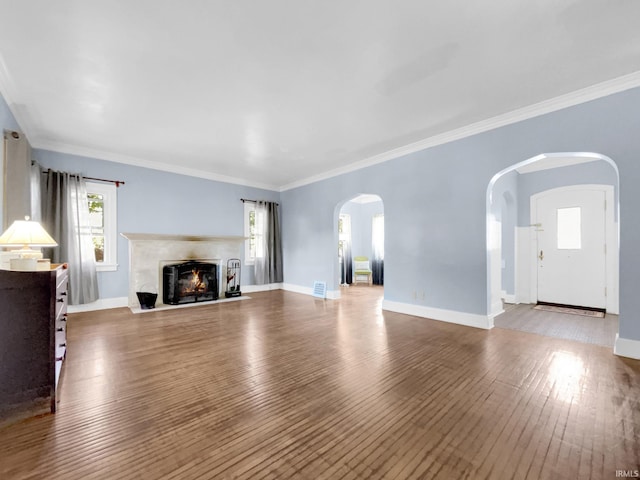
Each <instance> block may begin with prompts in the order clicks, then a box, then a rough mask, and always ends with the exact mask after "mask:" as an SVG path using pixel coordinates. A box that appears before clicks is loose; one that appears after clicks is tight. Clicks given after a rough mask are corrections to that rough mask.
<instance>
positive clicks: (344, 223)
mask: <svg viewBox="0 0 640 480" xmlns="http://www.w3.org/2000/svg"><path fill="white" fill-rule="evenodd" d="M350 241H351V217H350V216H349V215H348V214H346V213H342V214H340V216H339V217H338V256H339V257H340V258H342V257H344V256H345V255H346V254H347V252H348V251H349V250H348V249H349V242H350Z"/></svg>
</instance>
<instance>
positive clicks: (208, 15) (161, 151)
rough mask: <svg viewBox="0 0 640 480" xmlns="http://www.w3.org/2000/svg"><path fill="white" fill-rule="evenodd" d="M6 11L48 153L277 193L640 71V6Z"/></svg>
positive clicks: (612, 2)
mask: <svg viewBox="0 0 640 480" xmlns="http://www.w3.org/2000/svg"><path fill="white" fill-rule="evenodd" d="M0 7H1V10H0V11H1V12H2V13H1V15H0V90H1V91H2V93H3V95H4V96H5V99H6V100H7V102H8V103H9V104H10V106H11V109H12V111H13V113H14V115H15V116H16V118H17V120H18V122H19V123H20V125H21V127H22V128H23V129H24V130H25V133H26V134H27V136H28V137H29V139H30V141H31V143H32V144H33V145H34V146H35V147H40V148H48V149H52V150H58V151H64V152H71V153H78V154H85V155H87V156H94V157H98V158H104V159H109V160H114V161H119V162H124V163H131V164H136V165H143V166H151V167H153V168H159V169H164V170H169V171H177V172H183V173H186V174H190V175H199V176H203V177H205V178H216V179H222V180H227V181H233V182H237V183H244V184H248V185H255V186H263V187H267V188H274V189H278V188H280V189H282V188H289V187H291V186H294V185H297V184H301V183H304V182H305V181H308V180H310V179H313V178H319V177H321V176H323V175H330V174H331V172H337V171H341V169H342V170H344V169H345V168H347V169H348V168H354V167H353V164H356V166H359V165H363V164H366V163H367V162H368V161H375V160H376V159H377V160H378V161H379V160H380V159H385V158H386V157H385V155H386V154H387V152H390V151H392V150H396V151H398V150H397V149H400V151H402V148H404V147H405V146H407V145H410V144H413V143H415V142H420V141H424V140H425V139H430V138H433V137H434V136H442V135H443V134H446V133H447V132H451V131H455V130H457V129H461V128H463V127H465V126H468V125H471V124H476V123H477V122H482V121H484V120H487V119H491V118H493V117H496V116H499V115H503V114H505V113H507V112H513V111H515V110H518V109H522V108H523V107H526V106H529V105H533V104H536V103H538V102H542V101H545V100H548V99H551V98H555V97H558V96H562V95H566V94H568V93H570V92H574V91H576V90H580V89H583V88H586V87H589V86H592V85H595V84H599V83H601V82H605V81H607V80H611V79H615V78H618V77H621V76H625V75H629V74H635V73H634V72H638V71H640V24H639V22H638V19H640V1H637V0H565V1H557V0H554V1H551V0H541V1H537V2H531V1H529V0H493V1H491V2H470V1H467V0H465V1H461V0H455V1H452V0H449V1H440V2H425V1H424V0H405V1H399V0H393V1H392V0H368V1H333V0H329V1H324V2H320V1H310V0H297V1H287V0H270V1H268V2H266V1H265V2H261V1H252V2H249V1H242V0H239V1H235V2H231V1H212V0H182V1H180V2H178V1H170V0H136V1H130V0H129V1H124V0H110V1H105V2H89V1H83V0H75V1H71V0H57V1H53V2H52V1H50V0H29V1H10V0H0ZM634 78H636V77H634ZM436 138H438V137H436Z"/></svg>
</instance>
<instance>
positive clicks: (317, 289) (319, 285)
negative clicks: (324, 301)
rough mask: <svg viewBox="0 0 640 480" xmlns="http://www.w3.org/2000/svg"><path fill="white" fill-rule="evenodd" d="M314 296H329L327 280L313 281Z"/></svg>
mask: <svg viewBox="0 0 640 480" xmlns="http://www.w3.org/2000/svg"><path fill="white" fill-rule="evenodd" d="M313 296H314V297H318V298H325V297H326V296H327V282H319V281H317V280H316V281H315V282H313Z"/></svg>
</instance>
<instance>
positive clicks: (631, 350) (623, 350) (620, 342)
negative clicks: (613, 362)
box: [613, 333, 640, 360]
mask: <svg viewBox="0 0 640 480" xmlns="http://www.w3.org/2000/svg"><path fill="white" fill-rule="evenodd" d="M613 353H615V354H616V355H618V356H620V357H627V358H634V359H636V360H640V340H631V339H630V338H621V337H620V336H619V335H618V334H617V333H616V343H615V344H614V346H613Z"/></svg>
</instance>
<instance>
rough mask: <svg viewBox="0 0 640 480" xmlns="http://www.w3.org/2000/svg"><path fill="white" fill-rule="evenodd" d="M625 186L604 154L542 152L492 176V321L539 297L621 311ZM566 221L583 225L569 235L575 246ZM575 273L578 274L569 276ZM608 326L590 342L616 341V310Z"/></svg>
mask: <svg viewBox="0 0 640 480" xmlns="http://www.w3.org/2000/svg"><path fill="white" fill-rule="evenodd" d="M618 192H619V175H618V169H617V166H616V165H615V163H614V162H613V161H612V160H611V159H610V158H608V157H606V156H604V155H600V154H597V153H584V152H570V153H550V154H542V155H538V156H536V157H533V158H530V159H528V160H525V161H523V162H520V163H517V164H515V165H513V166H511V167H509V168H506V169H504V170H502V171H500V172H498V173H497V174H496V175H495V176H494V177H493V178H492V179H491V181H490V182H489V186H488V188H487V197H486V200H487V204H486V205H487V208H486V212H487V215H486V218H487V266H488V267H487V285H488V289H487V309H488V312H489V317H490V318H491V319H492V324H493V322H494V319H495V317H496V316H498V315H500V314H501V313H503V312H504V310H505V308H504V306H505V305H506V306H507V310H509V308H512V307H511V306H513V305H535V304H537V303H553V304H557V305H572V306H584V307H585V308H586V313H587V314H588V313H589V310H590V309H593V310H603V311H606V313H607V317H609V318H612V317H611V314H613V315H615V314H617V313H618V259H619V242H618V238H619V235H618V232H619V223H618V218H619V213H618V212H619V201H618V198H619V193H618ZM584 198H591V199H595V200H583V199H584ZM583 201H584V202H588V201H591V202H592V207H591V210H588V209H586V207H583V206H582V203H580V202H583ZM563 202H564V203H563ZM593 205H595V207H594V206H593ZM594 211H595V214H594V213H593V212H594ZM545 212H546V213H545ZM581 212H582V213H581ZM581 214H582V217H580V215H581ZM545 215H546V216H545ZM572 215H573V216H572ZM598 215H600V216H598ZM574 216H575V218H574ZM565 218H568V219H569V220H566V219H565ZM571 218H573V220H571ZM541 219H542V220H541ZM567 222H568V223H567ZM566 225H569V226H570V227H571V225H573V227H571V228H573V230H571V231H573V232H574V233H575V232H577V234H576V235H578V236H577V237H575V238H574V239H573V240H572V237H570V238H569V241H570V242H571V241H573V242H577V243H576V244H575V245H573V244H567V245H565V243H566V242H567V240H566V239H565V237H564V236H563V235H566V234H565V233H563V232H565V230H566V229H567V228H569V227H566ZM594 225H595V226H594ZM594 228H595V229H596V230H597V231H596V230H593V229H594ZM567 231H569V230H567ZM580 238H582V239H583V242H582V243H580ZM563 239H564V240H563ZM576 239H577V240H576ZM596 239H598V240H596ZM599 239H602V240H599ZM585 259H588V260H585ZM572 262H573V263H572ZM571 275H573V277H572V278H573V280H571V281H567V278H571V277H570V276H571ZM596 297H599V298H596ZM518 308H521V307H518ZM536 308H541V307H539V306H537V307H536ZM519 311H522V310H519ZM558 311H560V310H558ZM574 311H575V310H572V311H571V313H574ZM500 318H501V319H502V318H506V317H504V316H502V315H501V317H500ZM614 321H615V327H614V323H613V322H614ZM585 325H587V322H585ZM608 325H609V326H608V327H607V328H606V329H604V330H603V331H602V332H601V334H600V335H601V337H598V338H596V339H595V340H594V341H590V340H587V341H588V342H589V343H598V344H601V345H602V344H604V343H602V342H603V341H605V340H603V339H606V345H607V346H611V347H613V342H614V341H615V334H616V333H617V316H615V319H612V322H611V323H610V324H608ZM501 326H502V325H501ZM540 328H542V327H540ZM613 328H615V332H612V331H611V329H613ZM556 330H558V331H561V328H560V327H558V328H556ZM528 331H529V330H528ZM536 333H541V332H538V331H536ZM543 334H544V333H543ZM585 335H586V333H585ZM551 336H554V335H551ZM559 336H562V335H559ZM605 337H606V338H605ZM563 338H568V337H566V336H565V337H563ZM575 339H576V340H579V341H580V340H581V339H580V338H575Z"/></svg>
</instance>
